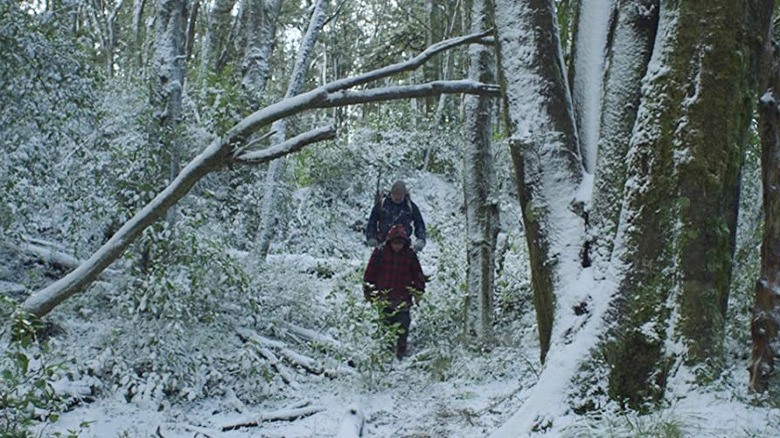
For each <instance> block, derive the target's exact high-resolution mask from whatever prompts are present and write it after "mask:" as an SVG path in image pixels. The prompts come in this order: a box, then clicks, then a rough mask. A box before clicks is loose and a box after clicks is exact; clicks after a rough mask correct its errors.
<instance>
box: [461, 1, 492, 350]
mask: <svg viewBox="0 0 780 438" xmlns="http://www.w3.org/2000/svg"><path fill="white" fill-rule="evenodd" d="M471 19H472V24H471V30H472V32H480V31H482V30H484V29H488V28H490V27H491V23H492V21H493V20H492V11H491V10H490V9H489V8H488V7H487V1H486V0H474V3H473V6H472V13H471ZM493 65H494V62H493V51H492V50H491V48H490V47H485V46H483V45H476V44H474V45H472V46H471V47H470V49H469V78H471V79H473V80H475V81H479V82H485V83H490V82H494V80H495V79H494V75H493V72H492V67H493ZM465 101H466V120H465V126H464V129H463V130H464V137H465V139H466V140H465V145H464V151H463V192H464V199H465V202H466V239H467V249H466V251H467V259H468V262H467V263H468V271H467V279H466V306H465V307H466V334H467V335H470V334H472V333H474V334H476V335H477V337H478V338H479V339H480V340H482V341H485V340H487V339H489V338H490V335H491V331H492V330H491V328H492V324H493V317H492V316H493V279H494V276H495V248H496V240H497V238H498V202H497V201H496V198H495V197H494V195H495V194H494V190H495V184H494V181H493V150H492V147H491V144H490V133H491V106H492V102H491V99H489V98H487V97H480V96H468V97H466V98H465Z"/></svg>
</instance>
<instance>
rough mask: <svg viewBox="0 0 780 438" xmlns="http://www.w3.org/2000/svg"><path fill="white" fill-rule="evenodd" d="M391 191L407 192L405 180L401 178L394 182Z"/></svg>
mask: <svg viewBox="0 0 780 438" xmlns="http://www.w3.org/2000/svg"><path fill="white" fill-rule="evenodd" d="M390 193H399V194H404V195H405V194H406V193H407V192H406V184H404V182H403V181H401V180H400V179H399V180H397V181H396V182H394V183H393V186H392V187H390Z"/></svg>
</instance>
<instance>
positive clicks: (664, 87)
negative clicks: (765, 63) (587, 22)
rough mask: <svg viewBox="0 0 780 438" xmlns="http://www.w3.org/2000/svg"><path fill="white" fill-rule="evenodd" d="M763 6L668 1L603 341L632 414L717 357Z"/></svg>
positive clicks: (639, 127) (752, 0)
mask: <svg viewBox="0 0 780 438" xmlns="http://www.w3.org/2000/svg"><path fill="white" fill-rule="evenodd" d="M758 3H759V2H758V1H756V0H742V1H733V0H728V1H727V0H721V1H706V2H705V1H681V2H677V3H676V4H675V3H671V2H661V14H660V24H659V33H658V39H657V41H656V46H655V47H656V49H655V52H654V54H653V60H652V61H651V68H650V69H649V71H648V74H647V76H646V78H645V83H644V87H643V96H642V103H641V106H640V109H639V117H638V119H637V122H636V125H635V126H634V131H633V132H634V135H633V138H632V140H631V144H630V151H629V158H628V163H629V164H628V173H629V175H630V177H629V178H628V181H627V183H626V189H625V203H624V208H623V212H622V214H621V221H620V226H619V230H618V237H617V241H618V242H621V243H622V244H623V246H622V247H618V248H616V255H618V256H619V257H618V260H619V262H620V263H621V264H622V268H623V272H624V276H623V278H622V280H621V281H620V284H619V287H618V291H617V295H616V299H615V302H614V303H613V307H612V309H611V317H610V322H611V323H612V324H613V325H612V329H611V330H610V332H609V333H610V334H609V336H608V341H607V342H606V343H605V345H604V346H603V354H604V357H605V358H606V361H607V362H608V364H609V369H610V375H609V389H608V392H609V395H610V396H611V397H612V398H614V399H617V400H620V401H628V403H629V404H630V405H632V406H634V407H641V406H643V405H644V403H645V402H647V401H648V400H655V399H658V398H659V397H661V395H662V394H663V391H664V388H665V383H666V378H667V377H668V372H669V365H670V364H671V363H672V362H673V361H675V360H677V359H682V360H683V361H684V362H685V363H687V364H689V365H696V364H702V363H705V362H707V361H708V360H709V359H715V358H717V356H718V354H719V352H720V345H721V340H722V329H723V325H724V319H723V318H724V314H725V310H726V303H727V298H728V296H727V292H728V284H729V280H730V276H731V257H732V253H733V249H734V238H735V228H736V227H735V225H736V216H737V196H738V188H739V184H738V183H739V172H740V167H741V164H742V151H743V146H744V143H745V138H746V134H747V130H748V125H749V122H750V118H751V99H752V98H753V96H754V90H755V87H756V85H757V84H756V81H755V79H756V72H757V58H758V54H759V53H760V51H759V50H758V49H759V44H758V39H759V38H758V35H761V33H759V32H756V31H755V29H757V28H760V27H761V26H762V25H763V23H768V19H767V18H766V17H760V16H759V15H758V14H756V13H755V12H756V11H757V9H756V5H757V4H758ZM762 22H763V23H762ZM764 28H765V27H764ZM670 345H676V346H675V347H673V348H671V349H670V348H669V346H670ZM629 363H630V364H632V365H631V366H626V364H629Z"/></svg>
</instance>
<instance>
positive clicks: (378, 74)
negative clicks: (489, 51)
mask: <svg viewBox="0 0 780 438" xmlns="http://www.w3.org/2000/svg"><path fill="white" fill-rule="evenodd" d="M493 32H494V29H488V30H486V31H484V32H482V33H476V34H471V35H466V36H461V37H456V38H450V39H448V40H444V41H439V42H438V43H436V44H433V45H431V46H430V47H428V48H427V49H425V50H423V52H422V53H420V54H419V55H417V56H415V57H414V58H412V59H409V60H406V61H402V62H399V63H396V64H392V65H388V66H385V67H382V68H380V69H377V70H374V71H371V72H368V73H363V74H362V75H357V76H353V77H351V78H344V79H339V80H336V81H333V82H331V83H329V84H326V85H324V86H323V87H326V89H327V91H329V92H332V91H338V90H346V89H347V88H353V87H356V86H358V85H363V84H366V83H369V82H373V81H376V80H377V79H382V78H386V77H388V76H392V75H395V74H398V73H402V72H405V71H409V70H415V69H417V68H418V67H420V66H421V65H423V64H425V63H426V62H427V61H428V60H429V59H431V58H432V57H433V56H434V55H436V54H438V53H440V52H443V51H445V50H448V49H451V48H453V47H457V46H460V45H463V44H471V43H480V44H493V39H492V38H490V37H491V36H492V35H493ZM486 38H487V40H486Z"/></svg>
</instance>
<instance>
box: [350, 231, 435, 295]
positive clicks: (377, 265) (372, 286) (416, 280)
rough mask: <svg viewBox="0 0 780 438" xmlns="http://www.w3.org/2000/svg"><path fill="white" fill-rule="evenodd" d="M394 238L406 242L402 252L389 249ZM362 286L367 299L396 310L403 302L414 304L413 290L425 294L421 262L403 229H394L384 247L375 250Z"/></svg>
mask: <svg viewBox="0 0 780 438" xmlns="http://www.w3.org/2000/svg"><path fill="white" fill-rule="evenodd" d="M394 238H403V239H404V247H403V249H402V250H401V251H399V252H395V251H394V250H393V248H392V247H391V246H390V243H389V242H390V240H392V239H394ZM363 284H364V292H365V295H366V299H367V300H371V299H375V298H382V299H385V300H387V301H388V302H389V303H390V306H391V307H393V308H396V307H398V306H399V305H401V303H406V305H407V306H411V305H412V292H411V291H410V288H413V289H414V290H415V291H417V293H420V294H422V293H423V292H424V291H425V276H424V275H423V271H422V267H420V261H419V259H418V258H417V254H415V252H414V251H412V249H411V248H410V247H409V238H408V237H407V236H406V231H405V229H404V228H403V227H402V226H395V227H392V228H391V229H390V232H389V233H388V235H387V237H386V241H385V244H384V245H381V246H378V247H376V248H374V252H373V253H372V254H371V259H370V260H369V261H368V266H366V272H365V274H364V275H363Z"/></svg>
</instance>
